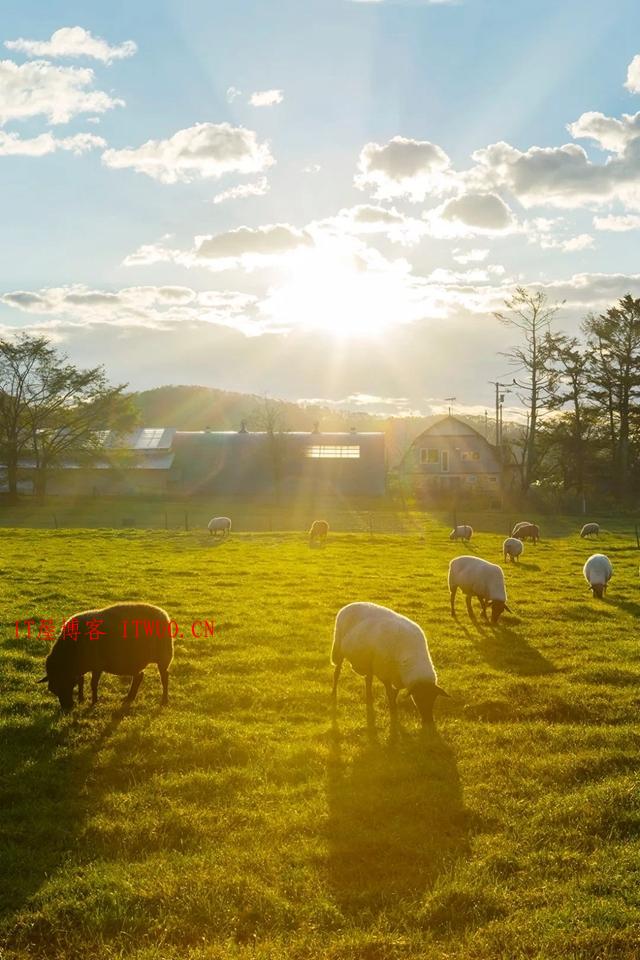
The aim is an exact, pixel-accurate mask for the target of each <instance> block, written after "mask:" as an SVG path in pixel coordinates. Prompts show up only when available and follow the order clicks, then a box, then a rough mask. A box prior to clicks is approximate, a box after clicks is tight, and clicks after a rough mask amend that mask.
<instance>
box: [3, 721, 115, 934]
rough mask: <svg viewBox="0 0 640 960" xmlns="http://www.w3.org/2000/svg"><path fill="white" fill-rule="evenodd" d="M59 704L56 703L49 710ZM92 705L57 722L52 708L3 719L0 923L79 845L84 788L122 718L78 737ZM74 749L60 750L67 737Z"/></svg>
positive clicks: (84, 814) (86, 805) (84, 807)
mask: <svg viewBox="0 0 640 960" xmlns="http://www.w3.org/2000/svg"><path fill="white" fill-rule="evenodd" d="M54 709H57V708H54ZM91 709H92V708H91V707H84V708H82V707H77V708H76V709H75V711H74V713H73V714H71V715H69V716H68V717H64V718H62V719H61V721H60V722H59V723H56V721H55V719H54V717H53V716H52V711H51V708H50V706H49V705H47V706H45V705H44V704H43V705H42V706H40V707H36V708H34V711H33V712H34V714H35V716H34V717H33V719H32V720H31V722H30V723H28V724H26V723H24V722H20V720H19V718H16V719H15V720H14V721H13V722H12V721H11V719H9V718H7V720H6V721H5V722H4V723H3V724H2V736H1V737H0V771H2V773H1V776H0V804H1V805H2V809H3V815H2V822H1V826H0V831H1V833H2V838H1V841H0V842H1V843H2V848H3V850H2V852H3V870H2V871H1V872H0V927H5V925H6V926H7V927H8V926H9V924H8V920H9V917H10V915H11V914H12V913H14V912H15V911H17V910H19V909H20V908H21V907H22V906H23V905H24V904H25V903H26V902H27V901H28V900H29V899H30V897H31V896H32V895H33V894H34V893H35V892H36V891H37V890H38V889H39V888H40V886H41V885H42V883H43V881H44V880H45V879H46V878H47V877H49V876H51V875H52V874H54V873H55V871H56V869H57V868H58V867H59V866H60V864H61V863H62V862H63V861H64V859H65V858H66V857H68V856H69V854H70V853H71V852H72V851H74V850H75V849H76V848H77V838H78V835H79V833H80V832H81V829H82V826H83V823H84V822H85V820H86V817H87V815H88V810H89V803H90V799H91V798H90V797H89V795H88V792H87V790H86V787H87V784H88V782H89V781H90V778H91V770H92V768H93V766H94V763H95V756H96V754H97V753H98V751H99V750H100V749H102V747H103V746H104V745H105V744H106V743H107V742H108V741H109V740H110V739H111V737H112V736H113V735H114V734H115V732H116V730H117V728H118V725H119V724H120V722H121V720H122V719H123V717H124V714H123V713H122V712H121V711H120V710H116V711H115V712H114V713H112V714H111V716H110V719H108V720H107V721H106V723H104V726H102V728H101V730H100V733H99V735H98V736H96V737H91V738H90V740H89V742H83V740H80V739H79V737H78V732H79V728H80V727H81V726H83V725H85V724H86V723H87V721H88V720H90V722H91V724H92V725H93V723H94V722H95V721H94V720H93V718H92V717H91ZM72 741H77V742H76V743H74V746H73V749H72V750H71V751H68V752H67V751H65V749H64V748H65V747H66V746H68V745H69V743H70V742H72Z"/></svg>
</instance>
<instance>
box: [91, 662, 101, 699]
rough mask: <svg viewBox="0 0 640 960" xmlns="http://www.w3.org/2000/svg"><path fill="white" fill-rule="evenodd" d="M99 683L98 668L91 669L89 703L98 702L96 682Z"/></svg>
mask: <svg viewBox="0 0 640 960" xmlns="http://www.w3.org/2000/svg"><path fill="white" fill-rule="evenodd" d="M99 683H100V670H92V671H91V703H97V702H98V684H99Z"/></svg>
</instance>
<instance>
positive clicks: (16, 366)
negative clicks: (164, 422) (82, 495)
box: [0, 334, 137, 498]
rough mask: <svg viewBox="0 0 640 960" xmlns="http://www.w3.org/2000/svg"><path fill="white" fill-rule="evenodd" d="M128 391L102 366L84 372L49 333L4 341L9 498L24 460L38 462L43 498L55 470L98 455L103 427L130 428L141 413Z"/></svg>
mask: <svg viewBox="0 0 640 960" xmlns="http://www.w3.org/2000/svg"><path fill="white" fill-rule="evenodd" d="M124 390H125V385H120V386H117V387H112V386H110V385H109V383H108V382H107V379H106V375H105V372H104V368H103V367H101V366H98V367H93V368H91V369H88V370H79V369H78V368H77V367H75V366H74V365H73V364H71V363H69V362H68V359H67V357H66V356H64V355H61V354H59V353H58V352H57V351H56V349H55V348H54V347H52V346H51V345H50V344H49V342H48V341H47V339H46V338H45V337H33V336H29V335H27V334H22V335H20V336H18V337H17V338H16V340H15V341H12V342H9V341H6V340H0V452H2V454H3V455H4V459H5V460H6V463H7V480H8V485H9V494H10V496H11V497H12V498H15V497H16V496H17V491H18V467H19V462H20V459H21V458H23V457H25V456H28V457H29V458H30V459H32V460H33V461H34V467H35V482H34V492H35V493H36V494H37V495H39V496H43V495H44V494H45V492H46V484H47V477H48V475H49V472H50V470H51V469H52V468H54V467H56V466H58V465H60V464H61V463H62V462H63V461H64V460H65V459H69V458H72V459H74V460H76V461H80V462H84V463H88V462H91V460H93V459H95V457H96V455H97V454H98V451H99V450H100V448H101V444H100V437H99V434H98V431H100V430H105V429H117V430H128V429H130V428H131V427H132V426H133V425H134V423H135V421H136V418H137V414H136V412H135V409H134V407H133V405H132V403H131V400H130V398H129V397H128V396H126V395H125V394H124Z"/></svg>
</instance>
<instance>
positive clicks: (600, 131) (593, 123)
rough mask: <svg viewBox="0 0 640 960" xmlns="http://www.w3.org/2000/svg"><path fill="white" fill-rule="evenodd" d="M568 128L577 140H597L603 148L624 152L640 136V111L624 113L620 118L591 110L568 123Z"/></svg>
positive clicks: (614, 151)
mask: <svg viewBox="0 0 640 960" xmlns="http://www.w3.org/2000/svg"><path fill="white" fill-rule="evenodd" d="M567 130H568V131H569V133H570V134H571V136H572V137H574V139H576V140H582V139H585V140H595V142H596V143H597V144H598V146H600V147H602V149H603V150H609V151H611V152H612V153H624V152H625V150H626V148H627V147H628V146H629V144H630V143H631V142H632V141H633V140H636V139H637V138H638V137H640V113H636V114H633V115H631V114H628V113H623V114H622V119H621V120H618V119H617V118H616V117H607V116H605V114H604V113H597V112H595V111H589V112H588V113H583V114H582V116H581V117H578V119H577V120H576V121H574V123H570V124H568V126H567Z"/></svg>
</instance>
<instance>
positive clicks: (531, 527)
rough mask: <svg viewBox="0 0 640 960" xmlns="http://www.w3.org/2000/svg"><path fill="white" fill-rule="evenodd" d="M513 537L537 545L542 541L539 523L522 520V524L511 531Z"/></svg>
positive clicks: (517, 524)
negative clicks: (531, 541) (530, 541)
mask: <svg viewBox="0 0 640 960" xmlns="http://www.w3.org/2000/svg"><path fill="white" fill-rule="evenodd" d="M511 536H512V537H516V539H518V540H527V539H529V540H533V542H534V543H537V542H538V540H539V539H540V527H539V526H538V524H537V523H529V522H528V521H527V520H522V521H521V522H520V523H516V525H515V527H514V528H513V530H512V531H511Z"/></svg>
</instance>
